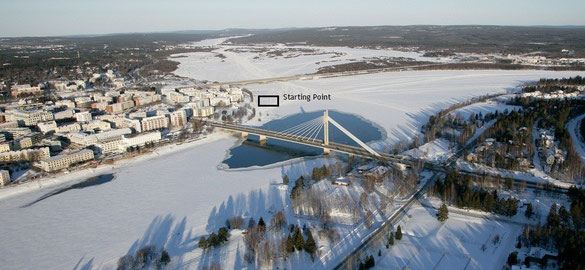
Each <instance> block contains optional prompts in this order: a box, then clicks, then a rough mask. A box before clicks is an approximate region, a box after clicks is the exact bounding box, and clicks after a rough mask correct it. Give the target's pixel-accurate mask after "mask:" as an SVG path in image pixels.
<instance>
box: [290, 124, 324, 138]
mask: <svg viewBox="0 0 585 270" xmlns="http://www.w3.org/2000/svg"><path fill="white" fill-rule="evenodd" d="M319 125H321V123H320V122H318V121H315V122H314V123H313V124H312V125H311V126H309V127H307V128H306V129H305V130H303V131H302V132H300V133H298V134H297V135H296V136H295V137H297V138H301V137H303V138H304V137H305V136H306V135H308V134H309V133H310V132H311V131H312V130H313V129H314V128H317V127H318V126H319Z"/></svg>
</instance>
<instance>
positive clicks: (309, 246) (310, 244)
mask: <svg viewBox="0 0 585 270" xmlns="http://www.w3.org/2000/svg"><path fill="white" fill-rule="evenodd" d="M305 251H306V252H309V253H310V254H314V253H315V252H316V251H317V244H316V243H315V239H313V234H311V232H309V235H307V241H306V242H305Z"/></svg>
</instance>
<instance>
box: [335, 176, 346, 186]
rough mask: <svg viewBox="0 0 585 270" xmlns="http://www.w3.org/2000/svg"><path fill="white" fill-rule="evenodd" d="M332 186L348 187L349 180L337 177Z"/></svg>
mask: <svg viewBox="0 0 585 270" xmlns="http://www.w3.org/2000/svg"><path fill="white" fill-rule="evenodd" d="M333 184H334V185H338V186H344V187H347V186H349V180H348V179H347V178H345V177H337V178H335V179H333Z"/></svg>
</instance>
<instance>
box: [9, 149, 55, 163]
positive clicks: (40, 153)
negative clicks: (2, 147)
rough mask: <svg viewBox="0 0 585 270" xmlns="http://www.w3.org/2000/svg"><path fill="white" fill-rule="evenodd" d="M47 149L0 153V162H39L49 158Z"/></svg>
mask: <svg viewBox="0 0 585 270" xmlns="http://www.w3.org/2000/svg"><path fill="white" fill-rule="evenodd" d="M50 156H51V154H50V152H49V147H42V148H38V149H24V150H18V151H9V152H4V153H0V161H2V162H17V161H40V160H43V159H46V158H48V157H50Z"/></svg>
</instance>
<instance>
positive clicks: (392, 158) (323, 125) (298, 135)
mask: <svg viewBox="0 0 585 270" xmlns="http://www.w3.org/2000/svg"><path fill="white" fill-rule="evenodd" d="M208 124H209V125H211V126H213V127H217V128H221V129H225V130H229V131H235V132H240V133H241V135H242V137H243V138H247V137H248V135H250V134H253V135H257V136H259V137H260V141H261V142H265V141H266V139H267V138H272V139H277V140H282V141H287V142H293V143H298V144H302V145H308V146H313V147H317V148H321V149H323V153H325V154H329V153H330V152H331V151H336V152H340V153H346V154H349V155H355V156H360V157H365V158H371V159H376V160H381V161H389V162H396V163H402V164H405V165H409V166H410V165H413V164H414V163H415V162H418V160H413V159H412V158H411V157H408V156H402V155H392V154H389V153H383V152H377V151H375V150H374V149H372V148H371V147H369V146H368V145H367V144H365V143H364V142H363V141H361V140H360V139H359V138H358V137H356V136H355V135H353V134H352V133H351V132H349V131H348V130H347V129H345V128H344V127H343V126H342V125H341V124H339V123H338V122H337V121H335V120H334V119H333V118H331V117H330V116H329V112H328V111H327V110H325V111H324V113H323V116H321V117H318V118H315V119H313V120H310V121H307V122H304V123H301V124H298V125H296V126H293V127H290V128H287V129H285V130H282V131H272V130H266V129H261V128H256V127H249V126H243V125H238V124H230V123H224V122H208ZM329 124H331V125H333V126H334V127H336V128H337V129H339V130H340V131H341V132H343V133H344V134H345V135H347V136H348V137H349V138H350V139H352V140H353V141H354V142H356V143H357V144H358V145H359V146H360V147H356V146H353V145H347V144H341V143H336V142H332V141H330V140H329ZM321 131H323V136H322V138H320V136H319V135H320V134H321Z"/></svg>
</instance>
